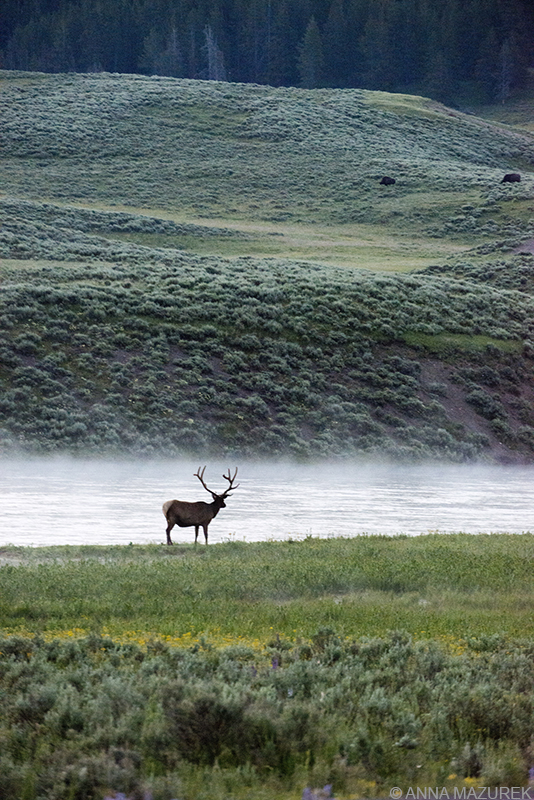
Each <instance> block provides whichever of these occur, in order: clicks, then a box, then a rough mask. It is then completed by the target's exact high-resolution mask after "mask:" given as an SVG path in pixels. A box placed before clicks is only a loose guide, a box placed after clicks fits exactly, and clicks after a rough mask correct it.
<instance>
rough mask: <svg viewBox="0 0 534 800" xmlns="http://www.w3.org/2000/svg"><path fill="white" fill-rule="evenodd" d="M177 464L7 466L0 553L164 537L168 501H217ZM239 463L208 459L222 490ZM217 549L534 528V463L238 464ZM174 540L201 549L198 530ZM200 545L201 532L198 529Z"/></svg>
mask: <svg viewBox="0 0 534 800" xmlns="http://www.w3.org/2000/svg"><path fill="white" fill-rule="evenodd" d="M198 466H199V465H198V463H196V462H195V463H193V462H189V461H176V460H172V461H171V460H159V461H156V460H155V461H143V460H138V461H135V460H133V461H126V460H124V461H105V460H98V459H71V458H52V457H51V458H35V459H22V458H20V459H19V458H16V459H2V460H0V521H1V522H0V545H6V544H18V545H54V544H56V545H59V544H128V543H129V542H133V543H139V544H141V543H143V544H144V543H149V542H155V543H158V542H164V541H165V525H166V523H165V519H164V516H163V513H162V511H161V506H162V504H163V503H164V502H165V501H166V500H171V499H174V498H176V499H179V500H191V501H195V500H206V501H209V500H211V497H210V496H209V495H208V493H207V492H206V491H205V489H203V488H202V486H201V485H200V483H199V481H198V479H197V478H195V477H194V473H195V472H196V471H197V469H198ZM228 466H230V467H231V468H232V469H233V468H234V467H235V466H236V465H235V464H227V463H219V462H214V461H212V462H210V463H208V465H207V468H206V473H205V481H206V483H207V485H208V486H209V487H210V489H213V490H214V491H217V492H220V491H223V490H224V488H226V486H227V483H226V481H224V480H223V478H222V474H223V472H225V471H226V469H227V468H228ZM238 466H239V473H238V478H237V480H238V481H239V483H240V486H239V488H238V489H237V490H236V491H235V492H234V493H233V494H232V496H231V497H230V498H229V499H228V500H227V507H226V508H224V509H222V510H221V511H220V513H219V515H218V516H217V517H216V518H215V519H214V520H213V522H212V523H211V525H210V528H209V539H210V542H221V541H225V540H228V539H237V540H245V541H258V540H266V539H287V538H294V539H300V538H304V537H305V536H308V535H311V536H321V537H325V536H355V535H358V534H361V533H368V534H380V533H383V534H390V535H394V534H398V533H405V534H411V535H417V534H421V533H427V532H429V531H439V532H442V533H447V532H453V531H465V532H467V533H480V532H503V531H507V532H510V533H522V532H525V531H529V530H532V531H534V466H531V467H529V466H465V465H461V466H458V465H428V464H426V465H417V466H406V465H385V464H376V465H369V464H365V465H364V464H354V463H343V464H339V463H338V464H332V463H324V464H314V465H301V464H288V463H269V462H264V463H253V462H245V463H239V464H238ZM172 537H173V541H175V542H176V543H183V542H192V541H193V539H194V529H193V528H182V529H179V528H174V530H173V532H172ZM200 538H202V539H203V537H202V532H201V533H200Z"/></svg>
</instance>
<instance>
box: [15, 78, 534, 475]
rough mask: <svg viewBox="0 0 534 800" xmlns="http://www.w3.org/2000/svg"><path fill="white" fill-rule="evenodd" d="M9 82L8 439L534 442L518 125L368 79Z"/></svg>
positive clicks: (518, 453)
mask: <svg viewBox="0 0 534 800" xmlns="http://www.w3.org/2000/svg"><path fill="white" fill-rule="evenodd" d="M0 94H1V97H2V111H1V112H0V115H1V118H2V120H1V121H2V137H3V157H2V159H1V161H0V178H1V184H0V185H1V186H2V187H3V188H2V192H3V194H0V210H1V215H2V230H1V231H0V270H1V276H2V293H1V303H2V308H1V309H0V315H1V316H0V319H1V331H0V382H1V383H0V386H1V392H0V426H1V428H2V436H3V441H4V445H5V447H9V446H13V445H14V446H22V447H24V448H28V449H40V450H43V449H44V450H54V449H65V448H68V449H71V450H79V451H87V450H89V451H98V452H100V451H102V450H104V451H117V450H128V451H131V452H138V453H155V452H163V453H166V454H174V453H177V452H184V451H194V452H196V453H197V452H203V453H235V454H247V455H256V454H262V455H265V454H275V455H283V454H291V455H295V456H299V457H307V456H335V455H352V454H371V455H373V456H375V455H378V454H380V455H382V454H384V455H387V456H389V457H395V458H423V457H437V458H448V459H456V460H461V459H466V458H474V457H484V456H488V457H492V458H499V459H505V460H510V459H511V460H531V459H532V453H533V451H534V410H533V409H534V385H533V381H532V369H533V362H532V355H533V353H534V342H532V341H531V339H532V329H531V320H532V319H533V318H534V317H533V310H534V309H533V302H532V297H531V287H532V274H533V273H532V270H533V267H534V258H533V256H532V255H531V254H530V252H529V250H530V249H531V248H530V244H529V241H530V239H531V238H534V223H533V222H531V217H534V213H533V212H534V209H533V208H532V204H533V197H534V195H533V182H534V170H533V171H532V177H530V175H529V169H531V166H532V164H534V138H533V137H532V136H531V135H530V134H529V133H528V132H525V131H515V130H513V129H511V128H509V127H506V126H503V125H493V124H490V123H488V122H487V121H482V120H480V119H478V118H474V117H470V116H466V115H462V114H460V113H458V112H454V111H451V110H450V109H446V108H445V107H443V106H440V105H439V104H436V103H434V102H431V101H429V100H425V99H424V98H414V97H408V96H404V95H388V94H385V93H381V92H363V91H357V90H314V91H304V90H298V89H272V88H269V87H265V86H253V85H238V84H222V83H209V82H196V81H187V80H175V79H170V78H165V79H160V78H144V77H139V76H118V75H113V76H111V75H86V76H84V75H63V76H62V75H44V74H31V73H9V72H3V73H0ZM511 170H514V171H516V170H518V171H521V173H522V176H523V180H522V182H521V183H520V184H519V185H513V186H510V185H506V184H504V185H502V184H501V183H500V180H501V178H502V175H503V173H504V172H507V171H511ZM383 174H389V175H393V176H394V177H395V178H396V180H397V183H396V184H395V185H394V186H391V187H385V186H381V185H380V184H379V179H380V177H381V176H382V175H383ZM357 267H366V269H358V268H357ZM414 268H419V269H418V271H416V272H414V271H413V269H414ZM410 270H412V271H410Z"/></svg>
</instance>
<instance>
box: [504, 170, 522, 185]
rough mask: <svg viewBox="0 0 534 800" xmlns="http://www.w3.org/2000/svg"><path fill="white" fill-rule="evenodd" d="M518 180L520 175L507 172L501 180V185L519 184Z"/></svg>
mask: <svg viewBox="0 0 534 800" xmlns="http://www.w3.org/2000/svg"><path fill="white" fill-rule="evenodd" d="M520 180H521V175H519V174H518V173H517V172H508V173H507V174H506V175H505V176H504V178H503V179H502V181H501V183H519V182H520Z"/></svg>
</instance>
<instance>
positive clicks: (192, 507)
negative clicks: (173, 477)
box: [163, 467, 239, 544]
mask: <svg viewBox="0 0 534 800" xmlns="http://www.w3.org/2000/svg"><path fill="white" fill-rule="evenodd" d="M205 471H206V467H204V469H203V470H202V471H201V470H200V467H199V468H198V472H195V477H196V478H198V479H199V481H200V483H201V484H202V486H203V487H204V489H205V490H206V491H207V492H209V493H210V494H211V496H212V497H213V502H212V503H204V502H203V501H202V500H201V501H199V502H198V503H188V502H186V501H185V500H168V501H167V502H166V503H163V513H164V514H165V519H166V520H167V531H166V533H167V544H172V541H171V531H172V529H173V528H174V526H175V525H178V527H179V528H191V527H193V526H194V528H195V544H196V543H197V537H198V530H199V528H202V530H203V531H204V538H205V540H206V544H207V543H208V525H209V524H210V522H211V521H212V519H213V517H216V516H217V514H218V513H219V511H220V509H221V508H226V503H225V502H224V501H225V500H226V498H227V497H229V496H230V492H231V491H232V489H237V487H238V486H239V484H237V485H236V486H234V481H235V479H236V475H237V467H236V468H235V472H234V474H233V475H231V474H230V468H228V475H223V478H224V479H225V480H227V481H228V483H229V486H228V488H227V489H226V491H224V492H223V493H222V494H215V492H212V491H211V489H208V487H207V486H206V484H205V483H204V473H205Z"/></svg>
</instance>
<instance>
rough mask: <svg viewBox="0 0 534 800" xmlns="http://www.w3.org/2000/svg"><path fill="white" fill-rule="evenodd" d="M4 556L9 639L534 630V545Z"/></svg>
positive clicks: (465, 541) (443, 540)
mask: <svg viewBox="0 0 534 800" xmlns="http://www.w3.org/2000/svg"><path fill="white" fill-rule="evenodd" d="M28 552H30V553H31V555H26V553H28ZM5 553H6V554H7V557H6V556H5V557H6V561H9V559H10V558H11V557H13V556H14V554H17V553H22V563H21V564H20V565H19V566H10V565H9V563H7V564H6V566H4V567H2V589H1V594H0V596H1V598H2V600H1V606H0V611H1V615H0V626H1V627H2V628H3V629H4V630H12V631H14V630H17V629H18V628H19V626H21V627H22V628H24V630H25V631H30V632H35V633H43V632H44V633H47V634H48V635H50V634H53V633H54V632H55V631H65V630H72V629H74V628H80V629H83V630H85V631H90V630H97V631H101V630H102V629H103V628H105V629H106V630H108V631H110V632H112V633H113V634H114V635H122V634H124V633H125V632H127V631H129V632H135V631H138V632H139V636H140V637H142V638H146V635H161V636H163V637H170V638H171V639H176V640H180V639H181V637H183V636H184V635H187V636H189V637H194V638H198V637H200V636H202V635H208V636H210V635H211V636H214V637H215V638H217V639H225V637H226V638H228V639H229V640H232V639H233V638H236V639H237V638H239V637H245V638H248V639H251V640H252V639H254V640H257V641H265V640H266V639H268V638H269V637H270V636H272V635H273V631H274V632H275V633H278V634H280V635H283V636H285V637H289V638H290V639H292V640H295V639H298V638H299V637H302V638H309V637H310V636H311V635H312V634H313V633H314V632H315V631H316V629H317V628H318V627H320V626H321V625H334V626H335V628H336V630H337V631H338V632H339V633H340V634H341V635H346V636H358V635H372V636H375V635H383V634H384V633H386V632H387V631H388V630H390V629H393V628H399V627H400V628H403V629H405V630H407V631H409V632H410V633H412V634H413V635H415V636H417V637H419V636H447V635H452V636H457V637H461V636H466V635H468V634H469V635H473V636H478V635H482V634H486V633H488V632H493V631H495V630H498V631H501V632H503V633H507V634H510V635H514V636H515V635H521V634H531V633H532V632H533V631H534V628H533V625H534V623H533V621H532V618H531V615H530V613H529V604H530V601H531V598H532V592H533V590H532V576H531V561H532V557H533V555H534V536H532V535H531V534H524V535H510V536H508V535H503V534H495V535H482V534H481V535H479V536H470V535H466V534H451V535H440V534H434V535H432V534H430V535H428V536H422V537H415V538H410V537H406V538H404V537H376V536H373V537H365V536H360V537H356V538H354V539H330V540H328V539H327V540H321V539H312V538H308V539H306V540H305V541H304V542H291V541H289V542H277V543H274V542H273V543H252V544H245V543H238V542H234V543H227V544H221V545H211V546H209V547H207V548H201V547H200V546H197V547H195V546H189V547H187V546H186V547H180V548H176V550H175V549H174V548H168V547H166V546H165V547H163V546H156V545H150V546H146V547H144V546H143V547H137V546H135V547H133V546H132V547H125V548H121V547H118V548H104V553H101V552H100V548H98V547H90V548H84V549H82V550H79V549H78V548H51V549H50V550H47V549H44V550H43V549H41V548H36V549H35V550H31V551H26V550H25V549H18V548H15V549H12V548H6V549H5ZM48 553H51V554H52V558H50V557H47V554H48Z"/></svg>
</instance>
